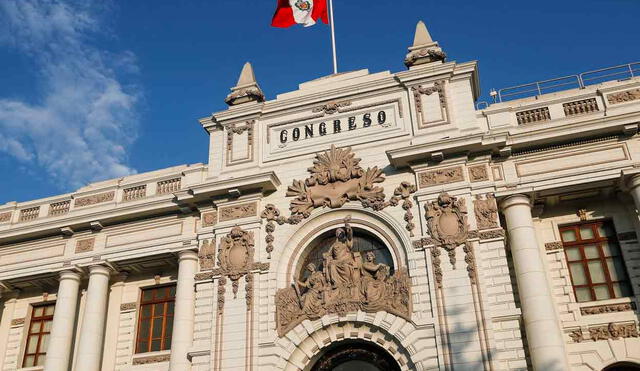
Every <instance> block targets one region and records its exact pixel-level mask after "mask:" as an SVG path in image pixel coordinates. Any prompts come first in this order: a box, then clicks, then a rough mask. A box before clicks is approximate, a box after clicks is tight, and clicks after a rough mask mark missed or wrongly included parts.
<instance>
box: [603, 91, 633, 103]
mask: <svg viewBox="0 0 640 371" xmlns="http://www.w3.org/2000/svg"><path fill="white" fill-rule="evenodd" d="M637 99H640V88H636V89H631V90H625V91H621V92H618V93H614V94H609V95H607V102H609V104H618V103H626V102H631V101H634V100H637Z"/></svg>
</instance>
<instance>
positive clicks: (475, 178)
mask: <svg viewBox="0 0 640 371" xmlns="http://www.w3.org/2000/svg"><path fill="white" fill-rule="evenodd" d="M467 170H468V171H469V180H470V181H471V182H472V183H473V182H482V181H484V180H489V171H488V170H487V166H486V165H477V166H469V168H468V169H467Z"/></svg>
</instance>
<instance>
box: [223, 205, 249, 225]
mask: <svg viewBox="0 0 640 371" xmlns="http://www.w3.org/2000/svg"><path fill="white" fill-rule="evenodd" d="M256 215H258V203H256V202H249V203H245V204H240V205H233V206H225V207H221V208H220V221H221V222H227V221H229V220H235V219H242V218H248V217H251V216H256Z"/></svg>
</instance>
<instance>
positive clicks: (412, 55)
mask: <svg viewBox="0 0 640 371" xmlns="http://www.w3.org/2000/svg"><path fill="white" fill-rule="evenodd" d="M446 58H447V55H446V54H445V52H443V51H442V50H440V48H437V49H433V48H422V49H418V50H413V51H411V52H409V54H407V56H406V57H405V58H404V65H405V66H407V67H411V66H413V65H416V64H422V63H428V62H435V61H444V60H445V59H446ZM418 61H420V63H416V62H418Z"/></svg>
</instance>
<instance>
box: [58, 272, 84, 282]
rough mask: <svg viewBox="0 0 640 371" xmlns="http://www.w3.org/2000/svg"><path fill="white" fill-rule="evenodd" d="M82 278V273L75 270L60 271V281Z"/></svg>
mask: <svg viewBox="0 0 640 371" xmlns="http://www.w3.org/2000/svg"><path fill="white" fill-rule="evenodd" d="M81 278H82V276H81V275H80V273H78V272H75V271H70V270H65V271H62V272H60V273H59V277H58V281H63V280H73V281H78V282H80V279H81Z"/></svg>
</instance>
